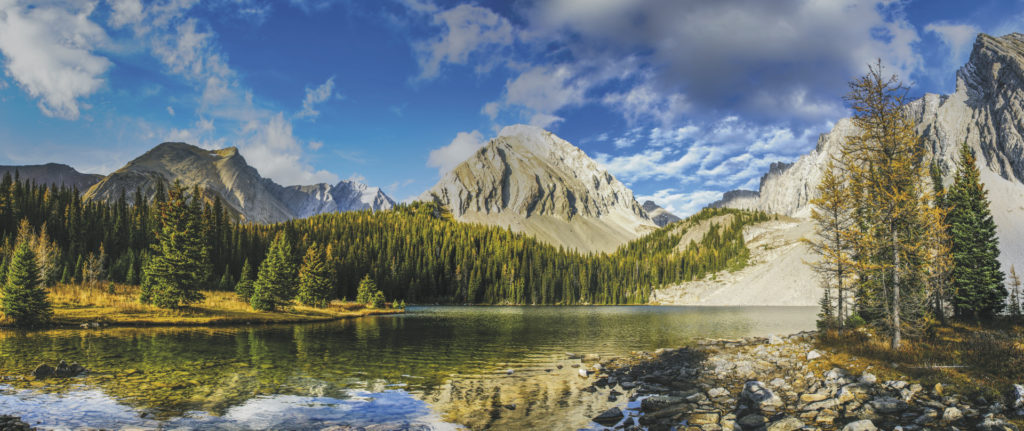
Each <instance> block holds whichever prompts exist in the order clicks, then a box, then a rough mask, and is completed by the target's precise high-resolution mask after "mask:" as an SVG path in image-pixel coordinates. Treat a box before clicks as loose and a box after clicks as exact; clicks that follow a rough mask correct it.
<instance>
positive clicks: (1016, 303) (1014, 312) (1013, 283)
mask: <svg viewBox="0 0 1024 431" xmlns="http://www.w3.org/2000/svg"><path fill="white" fill-rule="evenodd" d="M1020 285H1021V283H1020V277H1019V276H1017V268H1014V267H1013V265H1011V266H1010V307H1009V308H1010V316H1011V317H1013V318H1014V319H1015V320H1017V319H1020V316H1021V304H1020V300H1021V298H1020Z"/></svg>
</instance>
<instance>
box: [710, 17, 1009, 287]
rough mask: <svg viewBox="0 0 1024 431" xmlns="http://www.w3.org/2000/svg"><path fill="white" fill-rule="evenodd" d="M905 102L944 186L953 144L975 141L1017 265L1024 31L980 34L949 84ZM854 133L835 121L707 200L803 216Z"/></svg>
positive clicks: (1005, 259) (1004, 244)
mask: <svg viewBox="0 0 1024 431" xmlns="http://www.w3.org/2000/svg"><path fill="white" fill-rule="evenodd" d="M908 109H909V115H911V116H912V117H913V118H914V119H915V120H916V121H917V128H918V131H919V132H920V133H921V135H922V136H923V137H924V140H925V143H926V145H927V147H928V149H929V154H930V155H931V157H932V158H933V159H934V160H936V161H937V162H938V165H939V167H940V170H941V172H942V173H943V175H944V177H945V183H946V185H947V186H948V185H949V182H950V179H951V177H952V174H953V167H954V160H955V157H956V154H957V149H958V148H959V146H960V144H961V143H963V142H964V141H966V142H967V143H968V145H970V147H971V148H972V149H974V151H975V154H977V155H978V161H979V164H980V166H979V168H981V180H982V182H983V183H984V184H985V187H986V188H987V189H988V190H989V200H990V201H991V202H992V215H993V217H994V218H995V220H996V224H997V226H998V227H997V232H998V234H999V238H1000V244H999V245H1000V249H1001V252H1002V253H1001V257H1000V260H1001V261H1002V263H1003V267H1004V268H1003V269H1004V270H1008V269H1009V267H1010V265H1011V264H1012V265H1017V266H1021V265H1024V137H1022V136H1024V35H1022V34H1019V33H1013V34H1009V35H1006V36H1003V37H992V36H989V35H986V34H979V35H978V37H977V39H976V40H975V43H974V48H973V50H972V52H971V56H970V60H969V61H968V62H967V64H966V65H964V66H963V67H962V68H960V70H959V71H958V72H957V74H956V91H954V92H953V94H950V95H937V94H926V95H924V97H922V98H920V99H918V100H915V101H913V102H911V103H910V104H909V106H908ZM855 133H857V128H856V127H855V126H854V125H853V123H852V122H851V121H850V120H849V119H843V120H841V121H839V122H838V123H836V125H835V127H834V128H833V129H832V130H831V131H830V132H828V133H825V134H822V135H821V136H820V137H819V138H818V144H817V146H816V148H815V149H814V150H813V151H811V152H810V153H809V154H806V155H804V156H802V157H800V159H798V160H797V161H796V162H795V163H793V164H774V165H772V167H771V169H770V170H769V172H768V173H767V174H765V175H764V177H762V178H761V184H760V188H759V190H758V191H757V192H752V191H734V192H730V193H726V194H725V196H723V199H722V200H720V201H718V202H716V203H714V204H712V205H713V206H718V207H731V208H744V209H758V210H764V211H768V212H773V213H779V214H786V215H791V216H796V217H802V218H806V217H807V216H809V214H810V208H809V204H808V202H809V200H810V199H813V198H814V196H815V193H816V187H817V185H818V182H819V181H820V179H821V175H822V169H823V168H824V167H825V166H826V163H827V162H828V160H829V159H830V158H831V157H834V156H837V155H838V154H839V152H840V149H841V146H842V143H843V141H844V140H845V139H846V138H847V137H848V136H851V135H853V134H855Z"/></svg>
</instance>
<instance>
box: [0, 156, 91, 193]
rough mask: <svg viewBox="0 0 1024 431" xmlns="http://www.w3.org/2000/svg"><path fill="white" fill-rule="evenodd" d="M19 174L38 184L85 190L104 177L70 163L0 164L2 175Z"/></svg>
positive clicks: (22, 178) (19, 176)
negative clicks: (79, 169)
mask: <svg viewBox="0 0 1024 431" xmlns="http://www.w3.org/2000/svg"><path fill="white" fill-rule="evenodd" d="M15 173H17V174H18V178H20V179H21V180H22V181H24V180H31V181H34V182H35V183H36V184H52V185H55V186H67V187H76V188H78V190H79V191H80V192H85V191H86V190H88V189H89V187H92V185H93V184H96V183H98V182H99V181H100V180H102V179H103V175H96V174H83V173H81V172H78V171H76V170H75V168H72V167H71V166H68V165H62V164H59V163H47V164H45V165H23V166H0V175H6V174H11V176H12V177H13V176H14V174H15Z"/></svg>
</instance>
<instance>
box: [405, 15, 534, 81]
mask: <svg viewBox="0 0 1024 431" xmlns="http://www.w3.org/2000/svg"><path fill="white" fill-rule="evenodd" d="M406 5H407V6H408V7H410V9H412V10H414V11H419V12H423V13H430V14H432V16H433V24H434V25H435V26H438V27H441V28H442V29H443V30H442V32H441V34H440V35H439V36H437V37H436V38H434V39H431V40H429V41H425V42H421V43H417V44H415V45H414V47H415V49H416V53H417V56H418V60H419V64H420V69H421V72H420V76H419V78H420V79H432V78H436V77H437V76H438V75H439V74H440V73H441V67H442V66H443V65H444V64H445V63H452V64H466V62H467V61H468V60H469V57H470V56H471V55H472V54H474V53H475V52H479V51H482V50H491V51H493V50H499V49H501V48H503V47H506V46H509V45H511V44H512V43H514V42H515V35H514V32H513V27H512V24H511V23H510V22H509V21H508V20H507V19H505V18H504V17H502V16H501V15H498V14H497V13H494V12H493V11H491V10H490V9H487V8H484V7H480V6H476V5H472V4H462V5H458V6H456V7H454V8H451V9H448V10H445V11H443V12H436V6H433V5H429V6H430V7H428V6H427V4H424V3H420V2H406ZM492 58H493V57H492ZM492 66H493V64H491V63H489V62H482V63H481V64H480V66H479V67H478V69H477V70H478V71H485V70H487V69H489V68H490V67H492Z"/></svg>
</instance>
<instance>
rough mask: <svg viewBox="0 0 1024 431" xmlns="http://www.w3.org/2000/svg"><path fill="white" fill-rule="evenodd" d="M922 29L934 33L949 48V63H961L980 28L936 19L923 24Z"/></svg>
mask: <svg viewBox="0 0 1024 431" xmlns="http://www.w3.org/2000/svg"><path fill="white" fill-rule="evenodd" d="M924 31H926V32H928V33H935V35H937V36H938V37H939V39H941V40H942V43H944V44H945V45H946V46H947V47H948V48H949V61H948V62H949V64H961V63H963V62H964V61H965V60H966V56H965V54H966V53H967V52H969V51H968V49H969V48H970V47H971V45H972V44H973V43H974V39H975V38H977V37H978V33H980V32H981V29H979V28H978V27H975V26H973V25H970V24H954V23H951V22H948V21H938V22H933V23H929V24H928V25H926V26H924Z"/></svg>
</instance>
